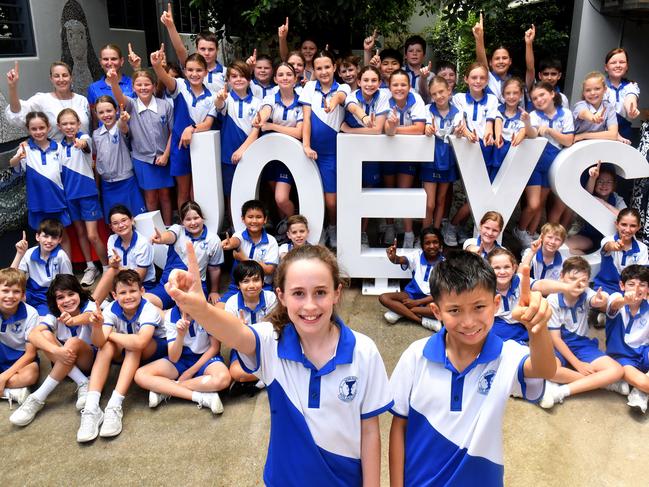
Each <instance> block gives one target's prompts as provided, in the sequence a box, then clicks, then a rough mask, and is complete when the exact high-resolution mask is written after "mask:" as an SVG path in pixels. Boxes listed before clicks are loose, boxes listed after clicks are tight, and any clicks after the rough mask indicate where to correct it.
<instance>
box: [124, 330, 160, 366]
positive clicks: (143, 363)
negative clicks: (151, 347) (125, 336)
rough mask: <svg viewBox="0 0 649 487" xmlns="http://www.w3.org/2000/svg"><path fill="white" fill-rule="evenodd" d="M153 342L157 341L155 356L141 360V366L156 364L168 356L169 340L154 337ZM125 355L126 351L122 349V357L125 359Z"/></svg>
mask: <svg viewBox="0 0 649 487" xmlns="http://www.w3.org/2000/svg"><path fill="white" fill-rule="evenodd" d="M153 341H155V352H153V355H151V356H150V357H149V358H147V359H145V358H142V359H141V360H140V365H146V364H150V363H151V362H155V361H156V360H160V359H161V358H165V357H166V356H167V340H165V339H164V338H162V337H155V336H154V337H153ZM125 355H126V350H125V349H122V357H124V356H125Z"/></svg>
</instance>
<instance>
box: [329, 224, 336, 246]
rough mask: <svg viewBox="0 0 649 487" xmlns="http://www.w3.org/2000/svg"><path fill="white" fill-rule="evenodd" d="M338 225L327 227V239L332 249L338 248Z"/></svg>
mask: <svg viewBox="0 0 649 487" xmlns="http://www.w3.org/2000/svg"><path fill="white" fill-rule="evenodd" d="M336 233H337V232H336V225H329V226H328V227H327V238H328V241H329V247H331V248H332V249H335V248H338V236H337V234H336Z"/></svg>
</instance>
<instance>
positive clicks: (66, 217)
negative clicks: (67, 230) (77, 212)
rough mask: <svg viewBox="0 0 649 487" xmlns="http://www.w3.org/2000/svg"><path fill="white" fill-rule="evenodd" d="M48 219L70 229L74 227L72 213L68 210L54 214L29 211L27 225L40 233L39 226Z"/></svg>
mask: <svg viewBox="0 0 649 487" xmlns="http://www.w3.org/2000/svg"><path fill="white" fill-rule="evenodd" d="M47 218H52V219H55V220H58V221H60V222H61V224H62V225H63V226H64V227H69V226H70V225H72V219H71V218H70V213H69V212H68V210H67V209H65V210H60V211H54V212H51V213H50V212H45V211H33V210H29V209H28V210H27V223H29V226H30V227H31V228H33V229H34V230H36V231H38V226H39V225H40V224H41V222H42V221H43V220H45V219H47Z"/></svg>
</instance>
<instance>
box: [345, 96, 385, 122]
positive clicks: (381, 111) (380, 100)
mask: <svg viewBox="0 0 649 487" xmlns="http://www.w3.org/2000/svg"><path fill="white" fill-rule="evenodd" d="M350 105H358V106H359V107H361V108H362V109H363V111H364V112H365V115H372V114H374V115H375V116H379V115H387V114H388V112H389V111H390V92H389V91H384V90H376V93H374V94H373V95H372V98H371V99H370V100H369V101H367V100H366V99H365V97H364V96H363V92H362V91H361V90H360V88H359V89H357V90H354V91H352V92H351V93H350V94H349V95H347V98H346V99H345V109H346V110H345V123H346V124H347V125H349V126H350V127H352V128H361V127H364V125H363V121H362V120H359V119H358V118H357V117H356V115H354V114H353V113H351V112H350V111H349V106H350Z"/></svg>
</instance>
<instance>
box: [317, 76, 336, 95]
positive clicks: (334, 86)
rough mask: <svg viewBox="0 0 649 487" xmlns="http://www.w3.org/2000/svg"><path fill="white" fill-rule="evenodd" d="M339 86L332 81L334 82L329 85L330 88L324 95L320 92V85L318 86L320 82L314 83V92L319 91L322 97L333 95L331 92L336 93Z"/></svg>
mask: <svg viewBox="0 0 649 487" xmlns="http://www.w3.org/2000/svg"><path fill="white" fill-rule="evenodd" d="M339 86H340V85H339V84H338V82H337V81H335V80H334V82H333V83H332V84H331V88H330V89H329V91H328V92H327V93H324V92H323V91H322V85H321V84H320V81H316V82H315V89H316V91H319V92H320V93H322V96H323V97H326V96H327V95H328V94H329V93H333V92H335V91H338V87H339Z"/></svg>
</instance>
